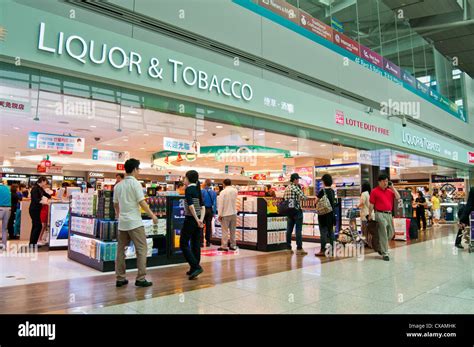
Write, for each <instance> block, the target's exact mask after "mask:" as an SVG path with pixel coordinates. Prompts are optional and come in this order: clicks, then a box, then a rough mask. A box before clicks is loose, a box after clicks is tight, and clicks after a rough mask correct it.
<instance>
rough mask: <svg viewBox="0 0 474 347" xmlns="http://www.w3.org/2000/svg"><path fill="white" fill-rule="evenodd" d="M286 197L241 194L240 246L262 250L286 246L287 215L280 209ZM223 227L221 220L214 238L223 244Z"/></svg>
mask: <svg viewBox="0 0 474 347" xmlns="http://www.w3.org/2000/svg"><path fill="white" fill-rule="evenodd" d="M281 200H282V199H280V198H271V197H256V196H242V195H239V197H238V204H237V205H238V210H239V211H238V214H237V231H236V240H237V246H239V247H240V248H243V249H251V250H258V251H261V252H271V251H278V250H282V249H285V248H286V218H285V217H284V216H281V215H279V214H278V213H277V208H276V206H277V204H278V202H280V201H281ZM221 237H222V227H221V225H220V224H219V222H218V221H217V218H216V224H215V228H214V233H213V234H212V238H211V242H212V243H213V244H214V245H220V244H221Z"/></svg>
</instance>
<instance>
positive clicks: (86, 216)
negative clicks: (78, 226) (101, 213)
mask: <svg viewBox="0 0 474 347" xmlns="http://www.w3.org/2000/svg"><path fill="white" fill-rule="evenodd" d="M71 217H82V218H90V219H97V218H96V217H95V216H91V215H86V214H81V213H72V212H71Z"/></svg>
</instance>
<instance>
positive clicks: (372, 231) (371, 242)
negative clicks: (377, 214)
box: [366, 220, 381, 252]
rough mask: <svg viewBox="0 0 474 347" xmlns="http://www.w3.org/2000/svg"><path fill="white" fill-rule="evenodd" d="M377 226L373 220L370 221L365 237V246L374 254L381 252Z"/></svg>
mask: <svg viewBox="0 0 474 347" xmlns="http://www.w3.org/2000/svg"><path fill="white" fill-rule="evenodd" d="M378 224H379V223H378V222H376V221H374V220H370V221H368V222H367V237H366V242H367V246H369V247H370V248H372V249H373V250H374V251H376V252H380V250H381V248H380V240H379V232H378Z"/></svg>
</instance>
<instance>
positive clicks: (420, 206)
mask: <svg viewBox="0 0 474 347" xmlns="http://www.w3.org/2000/svg"><path fill="white" fill-rule="evenodd" d="M415 204H416V223H417V224H418V229H421V221H423V231H426V216H425V207H426V206H427V204H426V199H425V197H424V196H423V192H421V191H419V192H418V197H417V198H416V200H415Z"/></svg>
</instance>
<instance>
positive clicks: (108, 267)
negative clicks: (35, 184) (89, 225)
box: [68, 199, 184, 272]
mask: <svg viewBox="0 0 474 347" xmlns="http://www.w3.org/2000/svg"><path fill="white" fill-rule="evenodd" d="M98 200H99V199H97V201H98ZM96 203H97V202H96ZM71 216H76V217H82V218H90V219H95V220H99V218H97V217H95V216H91V215H83V214H77V213H74V214H71ZM169 218H170V216H169V215H167V218H160V219H166V235H163V234H147V235H146V237H147V239H153V240H154V241H153V243H154V245H155V246H156V247H155V248H157V249H158V254H153V255H151V256H149V257H147V267H152V266H161V265H168V264H176V263H182V262H184V258H183V257H182V256H175V255H173V254H171V252H170V247H171V239H170V236H169V235H170V233H169V230H168V229H169V227H168V225H169V222H168V220H169ZM100 220H110V219H100ZM69 223H71V221H70V222H69ZM69 228H70V229H69V230H70V233H69V240H68V242H70V238H71V236H73V235H77V236H81V237H87V238H90V239H93V240H95V241H97V242H116V240H103V239H101V238H98V237H96V235H90V234H87V233H82V232H79V231H72V230H71V224H70V225H69ZM160 240H161V241H160ZM68 257H69V259H72V260H74V261H77V262H79V263H81V264H84V265H87V266H89V267H92V268H94V269H96V270H99V271H101V272H110V271H114V270H115V260H99V259H95V258H91V257H89V256H88V255H85V254H83V253H80V252H76V251H73V250H71V249H70V247H68ZM125 262H126V268H127V269H136V268H137V260H136V258H129V259H126V261H125Z"/></svg>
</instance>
